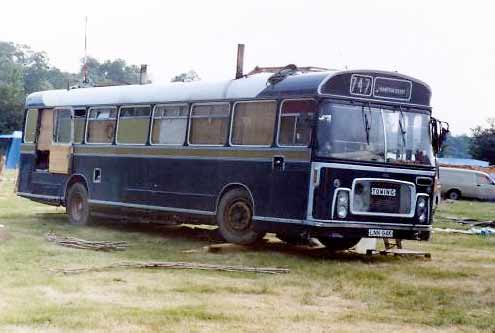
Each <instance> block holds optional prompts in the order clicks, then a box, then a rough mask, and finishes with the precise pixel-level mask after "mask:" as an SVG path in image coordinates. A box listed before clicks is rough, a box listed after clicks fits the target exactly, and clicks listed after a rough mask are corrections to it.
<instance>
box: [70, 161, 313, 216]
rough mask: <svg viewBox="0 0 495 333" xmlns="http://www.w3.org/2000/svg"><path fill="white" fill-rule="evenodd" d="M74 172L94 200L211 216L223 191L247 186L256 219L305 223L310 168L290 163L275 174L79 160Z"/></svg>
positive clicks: (210, 165)
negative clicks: (98, 171) (95, 178)
mask: <svg viewBox="0 0 495 333" xmlns="http://www.w3.org/2000/svg"><path fill="white" fill-rule="evenodd" d="M95 168H98V169H101V182H100V183H95V182H93V181H92V180H93V172H94V169H95ZM74 172H75V173H82V174H84V175H85V176H86V178H87V179H88V181H89V182H90V184H88V186H89V192H90V199H91V200H98V201H107V202H115V203H124V204H138V205H145V206H154V207H166V208H171V210H173V209H174V208H179V209H185V210H191V211H201V212H209V213H210V214H211V213H213V212H215V210H216V203H217V198H218V196H219V194H220V193H221V191H222V189H224V187H225V186H227V185H229V184H243V185H245V186H246V187H247V188H248V189H249V190H250V192H251V194H252V196H253V198H254V204H255V210H256V211H255V214H256V215H257V216H263V217H276V218H291V219H303V218H304V214H305V210H306V202H307V186H308V177H309V163H290V162H288V163H286V165H285V169H284V170H283V171H282V170H281V171H276V170H273V168H272V162H271V160H265V161H260V160H242V161H241V160H233V159H232V160H228V159H205V158H181V157H173V158H171V157H169V158H156V157H155V158H154V157H149V156H148V157H146V156H143V157H134V156H133V157H127V156H120V157H115V156H107V157H106V156H101V155H99V156H89V155H79V156H78V155H76V156H75V158H74Z"/></svg>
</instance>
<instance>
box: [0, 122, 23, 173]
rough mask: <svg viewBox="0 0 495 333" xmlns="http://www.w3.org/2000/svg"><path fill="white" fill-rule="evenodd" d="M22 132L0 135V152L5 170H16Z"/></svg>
mask: <svg viewBox="0 0 495 333" xmlns="http://www.w3.org/2000/svg"><path fill="white" fill-rule="evenodd" d="M21 141H22V132H20V131H16V132H14V133H12V134H4V135H0V152H1V153H2V155H3V156H4V157H5V168H6V169H16V168H17V167H18V166H19V158H20V156H21Z"/></svg>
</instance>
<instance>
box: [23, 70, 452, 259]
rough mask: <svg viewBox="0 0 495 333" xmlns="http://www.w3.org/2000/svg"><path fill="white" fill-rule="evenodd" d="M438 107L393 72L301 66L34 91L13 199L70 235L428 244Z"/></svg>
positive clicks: (424, 89) (420, 87)
mask: <svg viewBox="0 0 495 333" xmlns="http://www.w3.org/2000/svg"><path fill="white" fill-rule="evenodd" d="M430 97H431V90H430V88H429V87H428V85H426V84H425V83H423V82H421V81H419V80H417V79H414V78H411V77H408V76H404V75H401V74H398V73H395V72H383V71H371V70H359V71H300V70H297V68H292V70H284V71H281V72H279V73H276V74H273V73H263V72H261V73H255V74H252V75H246V76H244V77H242V78H238V79H235V80H229V81H223V82H214V83H207V82H201V81H199V82H190V83H170V84H148V85H134V86H132V85H131V86H117V87H100V88H80V89H71V90H56V91H45V92H38V93H34V94H31V95H29V96H28V97H27V101H26V115H25V130H24V138H23V144H22V148H21V162H20V172H19V179H18V195H19V196H22V197H25V198H29V199H31V200H35V201H38V202H42V203H46V204H51V205H61V206H65V207H66V210H67V213H68V216H69V221H70V222H71V223H74V224H86V223H89V222H90V221H91V219H92V218H93V217H94V216H97V215H106V216H115V217H120V218H128V219H133V218H135V219H150V220H162V221H163V220H166V219H171V218H172V217H173V218H177V217H179V216H180V217H187V219H183V218H180V219H179V221H188V223H191V222H192V221H193V222H196V223H211V224H216V225H218V227H219V231H220V233H221V234H222V236H223V237H224V238H225V239H226V240H227V241H229V242H233V243H238V244H252V243H254V242H256V241H258V240H259V239H260V238H262V237H263V236H264V235H265V233H267V232H270V233H275V234H277V236H278V237H279V238H281V239H282V240H285V241H287V242H291V241H295V240H297V239H301V238H308V237H316V238H318V239H319V240H320V241H321V243H323V244H324V245H325V246H327V247H328V248H329V249H333V250H336V249H345V248H349V247H351V246H353V245H354V244H355V243H357V242H358V241H359V239H361V238H362V237H377V238H395V239H413V240H427V239H429V237H430V233H431V223H432V211H433V209H432V208H433V201H434V188H435V175H436V159H435V153H436V151H437V149H438V147H439V145H440V142H441V139H442V137H443V135H444V134H445V133H444V130H443V129H442V126H441V125H439V124H440V122H437V121H436V120H435V119H434V118H432V117H431V112H432V110H431V106H430Z"/></svg>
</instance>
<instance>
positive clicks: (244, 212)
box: [227, 201, 251, 230]
mask: <svg viewBox="0 0 495 333" xmlns="http://www.w3.org/2000/svg"><path fill="white" fill-rule="evenodd" d="M227 219H228V221H229V225H230V226H231V227H232V229H234V230H246V229H247V228H248V227H249V225H250V224H251V209H250V207H249V205H248V204H247V203H245V202H243V201H237V202H235V203H233V204H232V205H231V206H230V208H229V210H228V212H227Z"/></svg>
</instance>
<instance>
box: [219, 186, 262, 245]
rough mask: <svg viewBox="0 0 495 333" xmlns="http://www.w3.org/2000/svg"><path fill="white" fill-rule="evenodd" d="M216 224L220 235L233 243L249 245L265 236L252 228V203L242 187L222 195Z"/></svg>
mask: <svg viewBox="0 0 495 333" xmlns="http://www.w3.org/2000/svg"><path fill="white" fill-rule="evenodd" d="M217 224H218V228H219V230H220V234H221V235H222V237H223V238H224V239H225V240H226V241H227V242H230V243H234V244H240V245H251V244H254V243H256V242H258V241H259V240H260V239H261V238H263V237H264V236H265V234H264V233H263V232H259V231H256V230H254V227H253V204H252V202H251V200H250V198H249V195H248V193H247V192H246V191H245V190H242V189H233V190H231V191H229V192H227V193H225V194H224V195H223V196H222V198H221V199H220V203H219V205H218V210H217Z"/></svg>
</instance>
